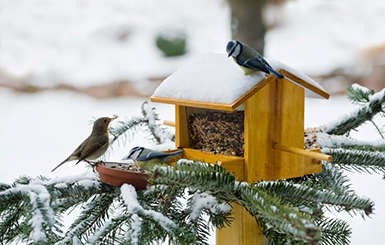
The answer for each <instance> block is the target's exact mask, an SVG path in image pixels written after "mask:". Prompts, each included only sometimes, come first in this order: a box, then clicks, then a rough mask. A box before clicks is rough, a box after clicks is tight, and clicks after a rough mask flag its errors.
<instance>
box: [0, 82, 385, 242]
mask: <svg viewBox="0 0 385 245" xmlns="http://www.w3.org/2000/svg"><path fill="white" fill-rule="evenodd" d="M349 98H350V99H351V100H352V102H354V103H356V104H358V105H359V108H358V109H357V110H355V111H353V112H352V113H350V114H348V115H346V116H345V117H343V118H342V119H339V120H336V121H334V122H331V123H329V124H327V125H324V126H320V127H319V128H316V129H312V130H307V133H306V136H305V139H306V142H307V144H306V147H308V148H309V147H310V148H311V147H314V146H316V145H318V146H320V147H321V150H322V152H324V153H327V154H331V155H332V156H333V159H334V160H333V162H331V163H323V171H322V172H321V173H318V174H311V175H307V176H304V177H301V178H295V179H286V180H279V181H262V182H257V183H246V182H238V181H236V177H235V176H234V175H233V174H232V173H230V172H228V171H227V170H226V169H224V168H223V167H221V166H219V165H216V164H208V163H204V162H198V161H188V160H185V159H181V160H179V161H178V163H177V164H176V165H174V166H169V167H160V166H156V167H155V168H154V169H153V171H152V172H151V178H150V180H149V186H148V187H147V189H146V190H143V191H136V190H135V188H133V187H132V186H130V185H127V184H125V185H123V186H121V187H111V186H108V185H106V184H103V183H101V182H100V180H99V178H98V176H97V174H96V173H94V172H92V171H91V170H90V171H87V172H86V173H83V174H80V175H76V176H70V177H63V178H56V179H47V178H44V177H37V178H31V177H22V178H19V179H17V180H15V182H14V183H13V184H5V183H1V184H0V244H8V243H11V242H14V241H23V242H25V243H27V244H154V243H156V242H162V241H163V242H165V241H167V242H168V243H170V244H207V243H208V237H209V230H210V229H212V228H219V229H220V228H223V227H226V226H231V224H232V223H231V222H232V206H234V205H240V206H242V207H243V208H245V209H246V210H247V211H248V212H249V213H250V214H251V215H253V216H254V217H255V220H256V222H258V223H259V225H261V226H262V227H263V230H264V234H265V236H266V238H267V240H268V241H269V244H349V237H350V235H351V230H350V228H349V226H348V224H347V223H346V222H344V221H342V220H338V219H330V218H327V217H325V212H326V211H327V210H328V209H331V208H334V209H335V210H337V211H339V212H349V213H359V214H361V215H362V216H364V217H365V216H369V215H371V214H372V212H373V209H374V203H373V202H372V201H371V200H370V199H368V198H364V197H360V196H358V195H357V194H356V193H355V192H354V190H353V189H352V188H351V185H350V183H349V179H348V178H347V177H346V175H345V174H344V172H343V170H344V169H348V170H351V171H359V172H368V173H372V172H373V171H374V172H381V173H385V163H384V161H383V160H384V151H385V141H384V140H378V141H375V142H362V141H358V140H355V139H352V138H351V137H349V132H350V131H352V130H356V129H357V127H359V126H360V125H362V124H363V123H366V122H370V123H373V125H374V126H375V127H376V129H377V130H378V132H379V135H380V136H381V137H382V132H381V130H380V127H378V126H377V125H376V124H375V121H374V119H375V117H376V116H377V115H379V116H383V113H384V112H383V104H384V102H385V96H384V91H381V92H379V93H374V92H373V91H371V90H369V89H366V88H363V87H360V86H358V85H354V86H352V87H351V88H350V89H349ZM143 128H146V129H147V130H148V131H149V132H150V133H151V135H152V136H153V139H154V141H155V142H156V143H157V144H161V143H164V142H167V141H169V140H173V139H174V136H173V135H172V134H171V133H169V132H168V131H167V130H166V128H164V127H163V126H161V124H160V123H159V118H158V115H157V114H156V111H155V109H154V108H151V107H150V106H149V105H148V104H147V103H144V104H143V106H142V115H141V116H138V117H133V118H131V119H127V118H126V119H124V120H122V121H120V122H119V123H118V125H117V126H115V127H114V128H111V129H110V134H111V135H112V139H111V143H114V142H115V143H116V142H119V143H125V142H126V141H127V140H130V137H131V136H132V135H133V134H135V132H137V130H140V129H143ZM309 142H310V143H309ZM75 208H79V209H80V213H79V215H78V217H77V218H76V219H75V220H74V221H73V223H72V224H71V225H70V226H69V227H68V228H67V229H64V225H63V222H62V217H63V216H64V215H66V214H67V213H68V212H71V211H72V210H73V209H75Z"/></svg>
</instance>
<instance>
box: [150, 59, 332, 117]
mask: <svg viewBox="0 0 385 245" xmlns="http://www.w3.org/2000/svg"><path fill="white" fill-rule="evenodd" d="M268 62H269V63H270V65H271V66H272V67H273V68H274V69H276V70H278V71H279V72H280V73H281V74H283V75H284V76H285V78H284V79H287V80H289V81H290V82H292V83H294V84H296V85H298V86H300V87H303V88H304V89H305V96H306V97H316V98H325V99H328V98H329V96H330V95H329V94H328V93H327V92H326V91H325V90H324V89H323V88H322V86H321V85H319V84H318V83H317V82H315V81H314V80H312V79H311V78H309V77H308V76H306V75H305V74H303V73H301V72H299V71H297V70H295V69H293V68H291V67H289V66H288V65H286V64H283V63H282V62H279V61H275V60H268ZM274 79H276V77H275V76H274V75H269V76H266V74H265V73H263V72H257V73H256V74H253V75H244V72H243V70H242V69H241V68H240V67H239V66H238V65H237V64H236V63H235V62H234V61H233V59H232V58H228V57H227V55H225V54H212V53H210V54H204V55H201V56H199V57H197V59H194V60H192V61H191V62H189V63H188V64H187V65H185V66H183V67H182V68H180V69H178V70H177V71H175V72H174V73H173V74H172V75H170V76H169V77H168V78H166V79H165V80H164V81H163V82H162V83H161V84H160V85H159V87H158V88H157V89H156V90H155V92H154V94H153V96H152V97H151V101H153V102H161V103H166V104H175V105H183V106H192V107H203V108H211V109H219V110H234V109H236V108H237V107H239V106H240V105H242V104H243V103H244V102H245V101H246V100H247V99H249V98H250V97H251V96H253V95H254V94H255V93H257V92H258V91H259V90H260V89H262V88H263V87H264V86H265V85H267V84H268V83H269V82H270V81H272V80H274Z"/></svg>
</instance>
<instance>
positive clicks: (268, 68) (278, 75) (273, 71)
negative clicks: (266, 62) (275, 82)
mask: <svg viewBox="0 0 385 245" xmlns="http://www.w3.org/2000/svg"><path fill="white" fill-rule="evenodd" d="M266 69H267V70H268V71H269V72H271V73H273V74H274V75H275V76H276V77H278V78H280V79H282V78H284V76H283V75H282V74H281V73H279V72H278V71H276V70H274V69H273V68H271V67H269V66H266Z"/></svg>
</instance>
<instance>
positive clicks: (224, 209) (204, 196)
mask: <svg viewBox="0 0 385 245" xmlns="http://www.w3.org/2000/svg"><path fill="white" fill-rule="evenodd" d="M190 209H191V210H190V211H191V214H190V219H191V220H193V221H196V220H197V219H198V218H199V216H201V213H202V210H203V209H207V210H210V212H212V213H214V214H225V213H228V212H230V210H231V206H230V205H229V204H228V203H219V202H218V201H217V199H216V198H215V197H213V196H212V195H210V194H209V193H195V194H194V195H193V197H192V201H191V207H190Z"/></svg>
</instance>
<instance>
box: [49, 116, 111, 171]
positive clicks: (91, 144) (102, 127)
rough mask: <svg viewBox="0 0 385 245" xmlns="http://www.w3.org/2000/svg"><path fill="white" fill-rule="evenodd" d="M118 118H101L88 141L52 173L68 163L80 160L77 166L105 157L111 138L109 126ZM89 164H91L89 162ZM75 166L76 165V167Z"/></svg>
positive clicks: (95, 124)
mask: <svg viewBox="0 0 385 245" xmlns="http://www.w3.org/2000/svg"><path fill="white" fill-rule="evenodd" d="M117 117H118V116H116V115H114V117H112V118H110V117H101V118H99V119H98V120H96V121H95V122H94V126H93V128H92V132H91V134H90V136H88V138H87V139H85V140H84V141H83V143H81V144H80V145H79V146H78V148H76V150H75V151H74V152H73V153H72V154H71V155H70V156H69V157H68V158H67V159H65V160H64V161H63V162H61V163H60V164H59V165H57V166H56V167H55V168H54V169H52V171H51V172H53V171H55V170H56V169H57V168H58V167H60V166H61V165H63V164H64V163H66V162H68V161H74V160H78V161H77V163H76V164H78V163H79V162H81V161H83V160H84V161H86V162H88V160H93V159H96V158H98V157H100V156H101V155H103V154H104V153H105V152H106V151H107V148H108V144H109V137H108V131H107V129H108V125H109V124H110V122H111V121H112V120H115V119H116V118H117ZM88 163H89V162H88ZM76 164H75V165H76Z"/></svg>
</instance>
